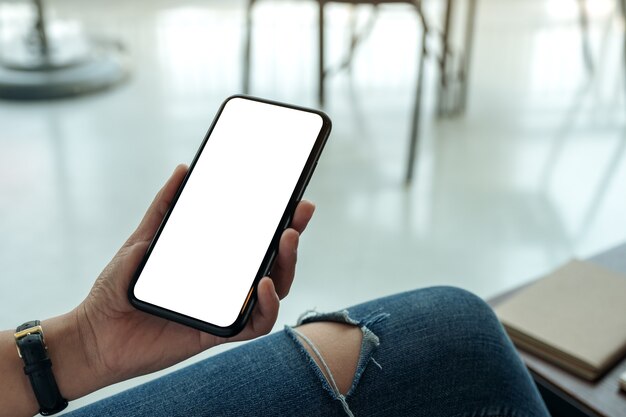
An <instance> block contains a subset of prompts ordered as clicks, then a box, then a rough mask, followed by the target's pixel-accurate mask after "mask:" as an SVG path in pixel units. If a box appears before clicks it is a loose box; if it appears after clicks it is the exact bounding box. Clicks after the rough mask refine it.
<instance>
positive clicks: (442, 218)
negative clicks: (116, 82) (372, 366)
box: [0, 0, 626, 403]
mask: <svg viewBox="0 0 626 417" xmlns="http://www.w3.org/2000/svg"><path fill="white" fill-rule="evenodd" d="M433 3H435V1H433ZM576 4H577V3H576V2H575V1H573V0H545V1H544V0H532V1H528V0H507V1H498V0H481V1H480V2H479V12H478V21H477V32H476V38H475V48H474V57H473V61H472V67H471V84H470V100H469V107H468V111H467V113H466V114H465V115H464V116H463V117H459V118H454V119H446V120H438V119H437V118H436V117H435V115H434V94H435V77H436V68H435V66H434V64H433V63H432V62H431V63H430V64H429V65H428V67H427V80H428V82H427V88H426V91H425V97H426V99H425V109H424V112H423V117H424V119H423V120H424V123H423V125H422V129H421V135H422V141H421V145H420V155H419V160H418V173H417V180H416V181H415V183H414V184H413V185H412V186H411V187H409V188H405V187H404V186H403V185H402V173H403V169H404V158H405V153H406V148H407V137H408V126H409V124H408V122H409V115H410V110H411V104H412V94H413V93H412V92H413V90H414V78H415V74H414V71H415V64H414V63H415V52H416V49H417V48H416V35H417V33H416V30H417V24H416V19H415V16H414V15H413V13H411V10H410V8H407V7H405V6H397V7H388V8H384V9H382V10H381V12H380V16H379V18H378V21H377V23H376V26H375V27H374V30H373V32H372V34H371V36H370V37H369V38H368V40H367V41H366V42H365V43H364V45H363V47H362V49H361V50H360V51H359V53H358V55H357V58H356V60H355V63H354V68H353V71H352V74H351V75H350V74H347V73H343V74H340V75H337V76H336V77H335V78H333V79H332V80H331V81H330V84H329V94H328V105H327V107H326V109H325V110H326V111H327V112H328V113H329V114H330V116H331V117H332V119H333V122H334V131H333V134H332V136H331V139H330V141H329V144H328V146H327V149H326V151H325V154H324V155H323V158H322V160H321V161H320V164H319V167H318V170H317V173H316V175H315V176H314V178H313V180H312V182H311V185H310V188H309V190H308V192H307V197H308V198H309V199H311V200H314V201H315V202H316V204H317V206H318V211H317V213H316V216H315V219H314V221H313V223H312V224H311V226H310V230H308V231H307V233H306V236H305V237H304V238H303V241H302V244H301V250H300V258H299V269H298V276H297V281H296V283H295V284H294V288H293V290H292V292H291V294H290V296H289V298H288V299H287V300H286V301H285V302H284V303H283V305H282V310H281V315H280V317H279V323H278V325H277V328H279V327H280V325H282V324H284V323H286V322H293V321H294V320H295V319H296V317H297V315H298V313H299V312H301V311H303V310H306V309H309V308H313V307H316V308H318V309H321V310H327V309H335V308H340V307H342V306H346V305H350V304H353V303H357V302H360V301H364V300H367V299H370V298H373V297H377V296H381V295H385V294H390V293H393V292H397V291H403V290H408V289H412V288H416V287H421V286H426V285H438V284H451V285H459V286H462V287H465V288H468V289H470V290H473V291H475V292H476V293H478V294H479V295H481V296H483V297H489V296H492V295H494V294H497V293H499V292H501V291H503V290H506V289H508V288H511V287H513V286H515V285H518V284H520V283H523V282H525V281H527V280H529V279H531V278H532V277H535V276H537V275H538V274H541V273H542V272H545V271H547V270H548V269H550V268H553V267H555V266H556V265H558V264H559V263H561V262H563V261H565V260H566V259H568V258H569V257H571V256H583V257H584V256H588V255H591V254H593V253H595V252H598V251H601V250H603V249H606V248H608V247H610V246H612V245H614V244H617V243H619V242H621V241H623V240H625V239H626V216H625V215H624V213H626V198H624V194H625V191H626V151H625V150H626V130H625V129H624V128H625V124H626V97H625V93H626V83H625V81H624V74H625V72H624V66H623V62H624V57H623V55H622V50H623V28H624V23H623V22H622V21H620V20H619V19H618V18H617V17H616V16H617V15H618V14H617V13H616V12H614V11H613V8H614V5H613V3H612V2H610V1H608V0H597V1H594V2H590V4H592V5H591V6H590V7H591V29H592V32H591V35H592V36H591V44H592V47H593V48H592V49H593V54H594V63H595V69H594V73H593V74H592V75H590V74H588V73H587V72H586V70H585V66H584V64H583V60H582V53H581V46H580V45H581V42H580V32H579V30H578V25H577V22H578V21H577V9H576ZM431 6H433V7H432V10H431V12H432V13H433V14H434V13H435V11H436V9H437V8H436V4H432V5H431ZM23 7H24V6H23V5H22V4H21V3H20V4H18V3H11V2H9V3H4V4H2V5H0V19H3V18H4V19H7V18H11V19H13V21H15V20H16V19H18V18H19V17H20V16H21V15H23V14H24V13H23V12H22V10H23V9H21V8H23ZM243 10H244V2H242V1H237V2H235V1H223V0H222V1H217V0H216V1H202V2H200V1H187V2H166V1H158V2H147V1H146V2H132V3H131V2H122V1H113V2H111V1H109V2H98V3H97V4H96V3H95V2H90V3H89V5H88V6H87V5H86V4H85V3H84V2H80V1H76V0H59V1H56V2H54V10H53V15H55V16H56V17H58V18H63V19H75V18H76V19H80V21H81V22H83V23H84V25H85V26H86V27H87V28H88V30H89V31H90V32H92V33H98V34H104V35H108V36H113V37H115V38H118V39H120V40H122V41H123V42H124V43H125V44H126V46H127V48H128V51H129V61H130V65H131V68H132V78H131V79H130V80H129V81H128V82H127V83H126V84H124V85H122V86H120V87H118V88H115V89H113V90H110V91H107V92H105V93H102V94H97V95H92V96H86V97H81V98H77V99H69V100H61V101H57V102H44V103H42V102H40V103H26V102H20V103H15V102H8V101H0V268H1V270H2V274H1V275H0V306H2V307H1V311H2V312H1V314H0V326H1V327H2V328H9V327H14V326H15V325H16V324H18V323H21V322H23V321H25V320H27V319H32V318H44V317H47V316H50V315H53V314H59V313H61V312H64V311H66V310H68V309H70V308H72V307H73V306H74V305H76V304H77V303H78V302H79V301H80V300H81V299H82V298H83V297H84V296H85V295H86V293H87V291H88V290H89V288H90V286H91V284H92V282H93V280H94V279H95V277H96V276H97V274H98V273H99V271H100V270H101V269H102V268H103V266H104V265H105V264H106V262H107V261H108V260H109V259H110V258H111V256H112V255H113V253H114V252H115V251H116V249H117V248H118V247H119V245H120V244H121V243H122V242H123V241H124V239H125V238H126V236H127V235H128V234H129V233H130V231H131V230H132V229H133V227H134V226H135V225H136V224H137V222H138V221H139V219H140V218H141V216H142V214H143V211H144V209H145V208H146V207H147V205H148V203H149V202H150V200H151V198H152V196H153V194H154V193H155V192H156V191H157V189H158V188H159V186H160V184H161V183H162V182H163V181H164V180H165V179H166V177H167V176H168V174H169V172H170V171H171V170H172V169H173V168H174V166H175V165H176V164H177V163H179V162H189V161H190V160H191V158H192V156H193V155H194V152H195V150H196V147H197V146H198V144H199V142H200V140H201V139H202V137H203V135H204V132H205V130H206V128H207V127H208V125H209V123H210V122H211V120H212V117H213V115H214V113H215V111H216V110H217V107H218V105H219V104H220V102H221V101H222V100H223V99H224V98H225V97H226V96H228V95H230V94H233V93H236V92H239V91H240V88H241V87H240V74H241V42H242V36H243V27H244V20H243V16H244V15H243ZM359 13H360V17H361V21H364V20H366V18H367V15H368V13H369V12H368V10H365V9H364V10H361V11H360V12H359ZM328 17H329V18H328V24H329V43H330V46H329V56H330V60H331V61H332V62H337V61H338V60H339V59H340V57H341V53H342V52H341V51H342V50H343V49H342V48H343V47H344V46H345V44H346V42H345V41H346V38H345V35H344V31H343V29H342V28H343V27H344V26H345V23H346V21H347V17H348V9H347V8H345V7H342V6H331V7H329V9H328ZM315 25H316V9H315V5H314V4H313V2H290V1H265V2H261V3H260V5H259V6H258V8H257V9H256V11H255V32H254V34H255V41H254V52H253V61H254V67H253V88H252V93H253V94H256V95H260V96H266V97H269V98H274V99H279V100H284V101H290V102H295V103H299V104H303V105H315V96H316V95H315V76H316V72H315V71H316V62H317V61H316V46H315V45H316V32H315ZM7 26H10V25H6V24H5V26H4V27H5V28H6V27H7ZM1 27H3V26H2V25H0V28H1ZM0 33H2V32H0ZM205 355H206V354H205ZM132 383H133V382H130V383H127V384H125V385H124V386H127V385H129V384H132ZM116 389H119V387H113V388H110V389H109V390H108V391H105V392H104V393H100V394H96V395H95V396H92V397H91V398H97V397H98V396H101V395H104V394H105V393H107V392H112V391H115V390H116ZM84 401H89V399H87V400H83V402H84ZM79 403H80V402H79Z"/></svg>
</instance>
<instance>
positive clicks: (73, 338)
mask: <svg viewBox="0 0 626 417" xmlns="http://www.w3.org/2000/svg"><path fill="white" fill-rule="evenodd" d="M42 328H43V331H44V335H45V342H46V346H47V347H48V355H49V357H50V360H51V361H52V372H53V373H54V376H55V379H56V381H57V385H58V386H59V391H60V392H61V394H62V395H63V397H65V398H66V399H67V400H70V401H71V400H73V399H76V398H79V397H82V396H84V395H86V394H88V393H90V392H92V391H95V390H96V389H98V388H100V387H101V386H102V385H101V381H99V380H98V378H97V377H96V375H95V373H94V372H93V370H92V369H91V367H90V366H89V364H88V361H87V359H86V358H87V357H86V355H85V351H84V344H83V343H82V341H81V337H80V328H79V327H78V322H77V320H76V316H75V314H74V313H73V312H72V313H68V314H65V315H63V316H59V317H55V318H52V319H49V320H45V321H43V322H42ZM23 368H24V363H23V362H22V360H21V359H20V357H19V356H18V354H17V350H16V347H15V341H14V339H13V331H3V332H0V376H1V378H0V416H32V415H35V414H37V413H38V410H39V406H38V404H37V400H36V398H35V395H34V393H33V389H32V387H31V385H30V381H29V380H28V376H27V375H26V374H24V369H23Z"/></svg>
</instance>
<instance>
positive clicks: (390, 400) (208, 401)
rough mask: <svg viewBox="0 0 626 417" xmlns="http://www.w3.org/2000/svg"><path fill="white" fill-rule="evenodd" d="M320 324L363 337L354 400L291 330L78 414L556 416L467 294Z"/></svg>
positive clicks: (430, 297)
mask: <svg viewBox="0 0 626 417" xmlns="http://www.w3.org/2000/svg"><path fill="white" fill-rule="evenodd" d="M320 320H323V321H329V320H331V321H339V322H344V323H349V324H354V325H356V326H359V327H360V328H361V330H362V331H363V341H362V345H361V352H360V357H359V361H358V365H357V370H356V373H355V376H354V379H353V383H352V387H351V388H350V390H349V392H348V393H347V395H345V396H343V395H341V394H340V393H339V392H338V391H336V390H334V389H333V388H332V384H329V382H328V381H327V380H326V378H325V377H324V375H323V373H322V372H321V370H320V368H319V367H318V365H317V363H316V362H315V360H314V359H313V358H312V357H311V356H310V355H309V353H308V352H307V350H306V349H305V348H304V347H303V345H302V344H301V342H300V341H299V339H298V338H297V337H296V335H295V332H294V330H293V329H291V328H289V327H287V328H285V330H284V331H279V332H275V333H272V334H270V335H269V336H266V337H263V338H260V339H257V340H255V341H252V342H249V343H247V344H244V345H242V346H239V347H237V348H235V349H231V350H229V351H226V352H224V353H221V354H219V355H216V356H213V357H211V358H209V359H206V360H204V361H201V362H198V363H196V364H193V365H190V366H189V367H186V368H184V369H181V370H179V371H176V372H173V373H171V374H168V375H166V376H164V377H161V378H159V379H156V380H154V381H151V382H148V383H146V384H144V385H140V386H138V387H135V388H132V389H130V390H128V391H125V392H122V393H120V394H117V395H115V396H112V397H110V398H107V399H104V400H102V401H99V402H96V403H94V404H91V405H88V406H86V407H83V408H81V409H79V410H76V411H74V412H73V413H70V414H68V415H69V416H72V417H78V416H100V415H102V416H120V417H121V416H154V417H161V416H168V417H172V416H345V415H354V416H425V417H426V416H427V417H437V416H446V417H461V416H467V417H470V416H474V417H478V416H494V417H495V416H498V417H535V416H537V417H538V416H549V414H548V412H547V410H546V408H545V405H544V404H543V402H542V400H541V398H540V396H539V393H538V391H537V388H536V387H535V385H534V383H533V381H532V379H531V378H530V375H529V374H528V371H527V370H526V368H525V366H524V365H523V363H522V361H521V360H520V358H519V356H518V355H517V353H516V352H515V350H514V348H513V346H512V344H511V342H510V340H509V338H508V337H507V336H506V334H505V332H504V330H503V329H502V326H501V325H500V323H499V322H498V320H497V318H496V316H495V315H494V313H493V311H492V310H491V309H490V308H489V306H488V305H487V304H486V303H485V302H484V301H482V300H481V299H480V298H478V297H476V296H475V295H472V294H471V293H469V292H467V291H464V290H460V289H457V288H451V287H433V288H426V289H421V290H415V291H411V292H406V293H402V294H397V295H393V296H389V297H385V298H380V299H377V300H373V301H370V302H367V303H364V304H360V305H357V306H354V307H351V308H348V309H347V310H345V311H342V312H338V313H331V314H317V313H313V312H310V313H307V314H305V315H304V316H303V318H302V319H301V322H311V321H320Z"/></svg>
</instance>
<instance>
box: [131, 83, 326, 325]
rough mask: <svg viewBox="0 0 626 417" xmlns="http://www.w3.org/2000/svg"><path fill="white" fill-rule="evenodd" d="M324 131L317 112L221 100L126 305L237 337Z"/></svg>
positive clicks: (248, 99) (237, 98) (253, 100)
mask: <svg viewBox="0 0 626 417" xmlns="http://www.w3.org/2000/svg"><path fill="white" fill-rule="evenodd" d="M330 129H331V121H330V119H329V118H328V116H327V115H326V114H324V113H323V112H321V111H317V110H312V109H306V108H303V107H298V106H293V105H289V104H284V103H278V102H274V101H270V100H264V99H259V98H255V97H248V96H241V95H238V96H232V97H229V98H228V99H226V101H225V102H224V103H223V104H222V106H221V107H220V109H219V111H218V112H217V115H216V116H215V119H214V120H213V123H212V124H211V127H210V128H209V130H208V132H207V134H206V136H205V138H204V140H203V142H202V145H201V146H200V149H199V150H198V152H197V153H196V156H195V158H194V160H193V162H192V163H191V165H190V167H189V172H188V173H187V176H186V178H185V179H184V181H183V183H182V185H181V187H180V189H179V190H178V192H177V195H176V197H175V198H174V200H173V202H172V204H171V207H170V208H169V211H168V212H167V214H166V215H165V218H164V219H163V222H162V223H161V225H160V227H159V229H158V231H157V233H156V235H155V236H154V239H153V240H152V242H151V244H150V246H149V247H148V250H147V252H146V254H145V256H144V258H143V260H142V261H141V264H140V265H139V267H138V269H137V272H136V273H135V276H134V278H133V281H132V282H131V285H130V287H129V289H128V296H129V300H130V302H131V304H132V305H133V306H135V307H136V308H138V309H140V310H143V311H146V312H148V313H152V314H155V315H157V316H160V317H164V318H166V319H169V320H173V321H176V322H179V323H182V324H185V325H188V326H191V327H194V328H196V329H200V330H203V331H206V332H209V333H212V334H215V335H218V336H223V337H230V336H233V335H235V334H237V333H238V332H240V331H241V330H242V329H243V328H244V326H245V324H246V321H247V319H248V317H249V316H250V314H251V312H252V309H253V307H254V304H255V301H256V286H257V284H258V282H259V281H260V279H261V278H262V277H263V276H265V275H268V274H269V273H270V271H271V268H272V264H273V262H274V258H275V256H276V254H277V251H278V242H279V240H280V236H281V234H282V232H283V230H285V229H286V228H287V227H289V225H290V222H291V218H292V216H293V213H294V210H295V208H296V206H297V204H298V202H299V201H300V199H301V198H302V195H303V193H304V190H305V188H306V186H307V184H308V182H309V180H310V178H311V175H312V174H313V171H314V170H315V166H316V165H317V161H318V159H319V157H320V154H321V152H322V149H323V148H324V144H325V143H326V140H327V139H328V135H329V134H330Z"/></svg>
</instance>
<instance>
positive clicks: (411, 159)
mask: <svg viewBox="0 0 626 417" xmlns="http://www.w3.org/2000/svg"><path fill="white" fill-rule="evenodd" d="M426 36H427V30H426V28H423V33H422V45H421V48H420V53H419V63H418V68H417V82H416V87H415V104H414V106H413V118H412V120H411V133H410V135H411V136H410V137H409V153H408V160H407V165H406V175H405V180H404V184H405V185H406V186H409V185H410V184H411V182H412V181H413V171H414V169H415V157H416V154H417V146H418V144H419V121H420V113H421V106H422V89H423V84H424V60H425V58H426Z"/></svg>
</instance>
